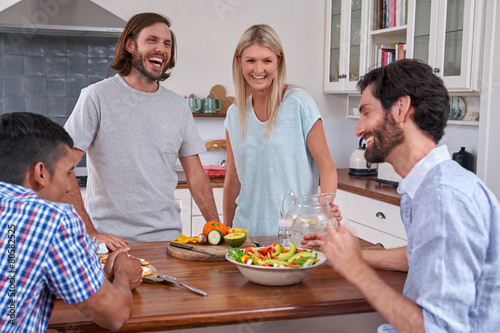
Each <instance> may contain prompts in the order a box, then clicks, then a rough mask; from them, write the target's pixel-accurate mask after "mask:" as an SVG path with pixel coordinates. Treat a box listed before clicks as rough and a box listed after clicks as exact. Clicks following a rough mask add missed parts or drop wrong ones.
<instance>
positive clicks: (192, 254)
mask: <svg viewBox="0 0 500 333" xmlns="http://www.w3.org/2000/svg"><path fill="white" fill-rule="evenodd" d="M186 245H189V246H192V247H193V248H196V249H200V250H203V251H207V252H211V253H214V254H215V255H214V256H211V255H209V254H205V253H201V252H197V251H191V250H185V249H181V248H178V247H174V246H170V243H169V244H168V245H167V254H169V255H171V256H172V257H175V258H179V259H184V260H191V261H226V253H227V250H229V246H228V245H227V244H226V243H222V244H220V245H210V244H193V243H189V244H186ZM249 246H251V247H256V245H255V244H254V243H253V242H252V241H250V240H249V239H248V238H247V240H246V241H245V243H243V245H242V246H241V248H243V249H244V248H246V247H249Z"/></svg>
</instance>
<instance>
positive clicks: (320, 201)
mask: <svg viewBox="0 0 500 333" xmlns="http://www.w3.org/2000/svg"><path fill="white" fill-rule="evenodd" d="M288 195H290V196H291V197H292V203H291V207H290V209H289V210H288V212H287V213H286V214H285V207H284V205H285V198H286V197H287V196H288ZM334 198H335V193H322V194H311V195H304V196H296V195H295V193H294V192H293V191H288V192H285V193H284V194H283V195H282V197H281V200H280V214H281V217H286V218H290V219H292V220H293V223H292V237H291V240H290V241H292V242H294V243H295V244H300V243H301V241H302V240H303V238H304V235H305V234H308V233H311V232H325V231H326V227H327V226H332V227H334V228H337V226H338V222H337V219H335V217H334V216H333V213H332V207H331V206H330V203H332V202H333V199H334ZM276 222H278V221H276Z"/></svg>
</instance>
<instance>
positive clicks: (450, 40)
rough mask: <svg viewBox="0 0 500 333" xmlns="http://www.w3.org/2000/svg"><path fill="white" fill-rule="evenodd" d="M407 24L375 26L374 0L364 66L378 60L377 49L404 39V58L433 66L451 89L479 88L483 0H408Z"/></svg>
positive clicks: (466, 90)
mask: <svg viewBox="0 0 500 333" xmlns="http://www.w3.org/2000/svg"><path fill="white" fill-rule="evenodd" d="M407 6H408V8H407V10H408V12H407V13H408V15H407V24H405V25H400V26H395V27H392V28H385V29H376V25H375V24H374V22H375V18H376V16H377V15H376V11H377V10H376V1H370V7H369V11H370V14H369V17H372V18H373V22H372V24H371V25H370V29H369V30H370V31H369V35H370V38H369V39H368V45H367V50H368V57H367V59H368V63H367V68H371V67H372V66H374V65H379V64H377V63H378V61H377V57H378V54H377V49H378V48H380V46H382V45H383V46H386V47H388V46H390V45H391V44H395V43H406V58H413V59H420V60H422V61H423V62H425V63H427V64H429V66H431V67H432V68H433V69H434V73H435V74H436V75H438V76H439V77H441V78H442V79H443V81H444V83H445V85H446V88H447V89H448V91H450V92H478V91H479V90H480V71H481V49H482V45H483V29H484V25H483V23H482V21H483V19H482V18H483V16H484V1H482V0H408V1H407Z"/></svg>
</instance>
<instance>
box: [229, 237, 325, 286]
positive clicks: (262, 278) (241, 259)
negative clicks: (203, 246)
mask: <svg viewBox="0 0 500 333" xmlns="http://www.w3.org/2000/svg"><path fill="white" fill-rule="evenodd" d="M226 259H227V260H228V261H229V262H231V263H233V264H235V265H236V267H238V270H239V271H240V273H241V274H242V275H243V276H244V277H246V278H247V279H248V280H250V281H252V282H254V283H257V284H261V285H266V286H288V285H292V284H297V283H300V282H302V281H303V280H304V279H305V278H307V277H308V276H309V274H311V272H312V271H313V270H315V269H316V267H318V266H320V265H322V264H323V263H324V262H325V261H326V257H325V255H324V254H323V253H321V252H317V251H316V250H314V249H312V250H309V249H302V248H296V246H295V244H294V243H292V242H290V247H288V248H287V247H284V246H283V245H282V244H279V243H273V244H271V245H270V246H267V247H247V248H246V249H241V248H229V251H228V253H227V254H226Z"/></svg>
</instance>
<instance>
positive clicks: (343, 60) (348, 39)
mask: <svg viewBox="0 0 500 333" xmlns="http://www.w3.org/2000/svg"><path fill="white" fill-rule="evenodd" d="M366 5H367V3H366V1H364V0H348V1H347V0H328V1H327V2H326V33H325V77H324V91H325V92H326V93H349V92H357V88H356V84H357V82H358V79H359V76H360V74H363V73H364V71H365V65H366V59H365V57H366V50H365V47H366V36H367V21H368V14H367V6H366Z"/></svg>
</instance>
